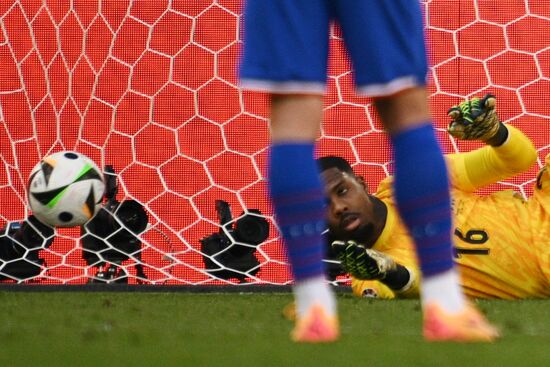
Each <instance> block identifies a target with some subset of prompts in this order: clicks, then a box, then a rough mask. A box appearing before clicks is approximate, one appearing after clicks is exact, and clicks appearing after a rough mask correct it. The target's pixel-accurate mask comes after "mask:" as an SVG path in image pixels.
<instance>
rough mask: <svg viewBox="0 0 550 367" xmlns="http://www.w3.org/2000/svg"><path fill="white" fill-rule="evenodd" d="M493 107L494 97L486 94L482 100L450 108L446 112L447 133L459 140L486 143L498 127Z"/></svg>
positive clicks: (498, 121)
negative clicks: (447, 120) (448, 120)
mask: <svg viewBox="0 0 550 367" xmlns="http://www.w3.org/2000/svg"><path fill="white" fill-rule="evenodd" d="M495 106H496V97H495V96H494V95H492V94H487V95H485V97H483V98H473V99H471V100H469V101H464V102H462V103H461V104H459V105H458V106H453V107H451V108H450V109H449V111H447V115H448V116H449V117H450V118H451V122H450V123H449V126H448V128H447V131H448V132H449V134H451V135H452V136H454V137H455V138H457V139H460V140H482V141H484V142H487V141H488V140H489V139H491V138H492V137H494V136H495V135H496V134H497V132H498V130H499V127H500V120H499V118H498V115H497V113H496V108H495Z"/></svg>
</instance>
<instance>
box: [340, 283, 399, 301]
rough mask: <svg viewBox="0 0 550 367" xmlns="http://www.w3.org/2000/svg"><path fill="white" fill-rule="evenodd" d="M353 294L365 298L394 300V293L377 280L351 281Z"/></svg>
mask: <svg viewBox="0 0 550 367" xmlns="http://www.w3.org/2000/svg"><path fill="white" fill-rule="evenodd" d="M351 289H352V291H353V294H354V295H356V296H358V297H365V298H381V299H394V298H396V295H395V293H394V292H393V291H392V290H391V289H390V288H389V287H388V286H386V285H385V284H383V283H381V282H379V281H378V280H359V279H355V278H352V279H351Z"/></svg>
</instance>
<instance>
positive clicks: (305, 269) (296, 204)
mask: <svg viewBox="0 0 550 367" xmlns="http://www.w3.org/2000/svg"><path fill="white" fill-rule="evenodd" d="M313 152H314V145H313V144H312V143H279V144H274V145H273V146H272V147H271V154H270V157H269V160H270V161H269V190H270V195H271V199H272V201H273V206H274V209H275V216H276V219H277V224H278V225H279V228H280V229H281V232H282V236H283V239H284V241H285V245H286V249H287V254H288V258H289V261H290V265H291V266H292V272H293V274H294V279H295V280H296V281H300V280H304V279H307V278H312V277H316V276H321V275H323V276H324V274H325V267H324V263H323V261H322V260H323V256H324V250H325V249H324V244H323V239H322V237H321V233H322V232H323V231H324V230H325V229H326V223H325V222H326V221H325V208H324V201H325V194H324V190H323V186H322V184H321V179H320V177H319V169H318V168H317V164H316V163H315V160H314V158H313Z"/></svg>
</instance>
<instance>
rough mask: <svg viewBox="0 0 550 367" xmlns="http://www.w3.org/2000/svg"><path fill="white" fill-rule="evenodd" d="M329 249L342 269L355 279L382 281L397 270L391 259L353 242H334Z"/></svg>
mask: <svg viewBox="0 0 550 367" xmlns="http://www.w3.org/2000/svg"><path fill="white" fill-rule="evenodd" d="M331 247H332V249H333V250H334V253H335V254H336V256H337V258H338V260H340V262H341V264H342V266H343V267H344V269H345V270H346V271H347V272H348V273H349V274H351V275H352V276H353V277H354V278H356V279H361V280H375V279H376V280H382V279H384V278H385V277H386V275H387V273H388V272H390V271H393V270H396V269H397V264H396V263H395V261H394V260H393V259H392V258H391V257H389V256H387V255H385V254H383V253H381V252H379V251H376V250H372V249H368V248H365V247H364V246H363V245H359V244H357V243H356V242H354V241H346V242H344V241H334V242H332V245H331Z"/></svg>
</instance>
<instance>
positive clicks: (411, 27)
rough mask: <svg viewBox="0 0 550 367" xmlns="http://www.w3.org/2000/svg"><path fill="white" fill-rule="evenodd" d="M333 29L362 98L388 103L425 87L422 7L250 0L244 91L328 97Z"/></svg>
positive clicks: (367, 1) (358, 0) (406, 2)
mask: <svg viewBox="0 0 550 367" xmlns="http://www.w3.org/2000/svg"><path fill="white" fill-rule="evenodd" d="M332 21H335V22H337V23H338V24H339V25H340V27H341V29H342V33H343V37H344V42H345V44H346V48H347V50H348V53H349V56H350V58H351V61H352V63H353V68H354V72H355V83H356V87H357V92H358V93H359V94H361V95H366V96H385V95H391V94H394V93H397V92H399V91H400V90H403V89H407V88H411V87H414V86H419V85H424V84H425V80H426V73H427V71H428V66H427V61H426V48H425V43H424V42H425V40H424V25H423V21H422V13H421V10H420V5H419V2H418V0H247V2H246V5H245V9H244V49H243V57H242V60H241V66H240V78H241V85H242V86H243V87H244V88H246V89H253V90H264V91H269V92H273V93H294V92H295V93H324V91H325V85H326V79H327V61H328V49H329V32H330V24H331V22H332Z"/></svg>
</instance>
